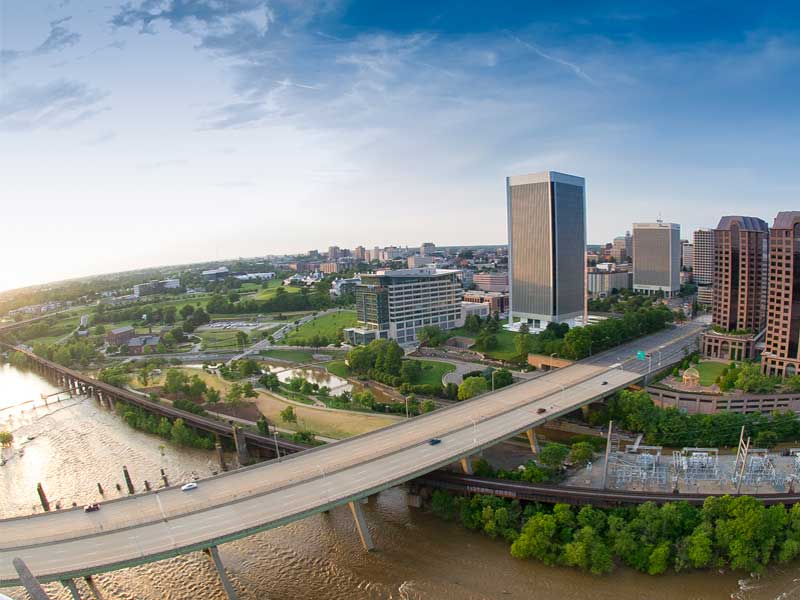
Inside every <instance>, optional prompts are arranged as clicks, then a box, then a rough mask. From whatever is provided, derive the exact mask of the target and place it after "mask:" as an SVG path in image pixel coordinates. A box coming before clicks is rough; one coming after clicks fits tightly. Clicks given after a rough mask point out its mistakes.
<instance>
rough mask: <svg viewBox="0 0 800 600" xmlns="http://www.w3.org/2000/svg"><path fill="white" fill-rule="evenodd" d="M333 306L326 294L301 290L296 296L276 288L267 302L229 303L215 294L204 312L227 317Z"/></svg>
mask: <svg viewBox="0 0 800 600" xmlns="http://www.w3.org/2000/svg"><path fill="white" fill-rule="evenodd" d="M333 305H334V302H333V300H331V297H330V294H328V293H327V292H319V291H313V292H308V291H306V288H303V289H301V290H300V293H298V294H290V293H287V292H286V290H284V289H283V288H277V289H276V290H275V295H274V296H273V297H272V298H269V299H267V300H255V299H252V298H245V299H242V300H239V301H237V302H231V299H230V298H228V297H226V296H223V295H221V294H215V295H213V296H212V297H211V298H210V299H209V301H208V304H206V310H207V311H208V312H209V313H211V314H222V315H227V314H242V313H272V312H291V311H301V310H323V309H326V308H330V307H332V306H333Z"/></svg>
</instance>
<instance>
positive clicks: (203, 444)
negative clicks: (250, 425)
mask: <svg viewBox="0 0 800 600" xmlns="http://www.w3.org/2000/svg"><path fill="white" fill-rule="evenodd" d="M116 410H117V414H119V416H120V417H122V419H123V420H124V421H125V422H126V423H127V424H128V425H130V426H131V427H133V428H134V429H138V430H140V431H146V432H147V433H153V434H155V435H158V436H161V437H162V438H164V439H165V440H170V441H171V442H174V443H175V444H178V445H179V446H189V447H190V448H200V449H202V450H213V449H214V436H213V435H212V434H210V433H207V432H202V431H195V430H194V429H192V428H191V427H189V426H187V425H186V423H184V421H183V419H175V421H174V422H171V421H170V420H169V419H168V418H167V417H159V416H157V415H155V414H153V413H151V412H148V411H146V410H144V409H143V408H139V407H138V406H132V405H130V404H127V403H125V402H122V401H119V400H118V401H117V408H116Z"/></svg>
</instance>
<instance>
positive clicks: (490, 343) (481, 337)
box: [475, 327, 497, 352]
mask: <svg viewBox="0 0 800 600" xmlns="http://www.w3.org/2000/svg"><path fill="white" fill-rule="evenodd" d="M475 347H476V348H477V349H478V350H481V351H483V352H487V351H489V350H492V349H493V348H496V347H497V336H496V335H495V334H494V333H492V332H491V331H490V330H489V328H488V327H484V328H483V329H481V332H480V333H479V334H478V336H477V337H476V338H475Z"/></svg>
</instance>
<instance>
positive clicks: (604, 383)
mask: <svg viewBox="0 0 800 600" xmlns="http://www.w3.org/2000/svg"><path fill="white" fill-rule="evenodd" d="M600 385H608V382H607V381H604V382H603V383H601V384H600Z"/></svg>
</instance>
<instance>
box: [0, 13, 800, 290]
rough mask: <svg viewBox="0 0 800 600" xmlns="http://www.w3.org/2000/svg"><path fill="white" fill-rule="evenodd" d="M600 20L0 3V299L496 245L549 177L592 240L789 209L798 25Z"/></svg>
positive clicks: (794, 20)
mask: <svg viewBox="0 0 800 600" xmlns="http://www.w3.org/2000/svg"><path fill="white" fill-rule="evenodd" d="M465 4H466V5H467V6H466V7H465V6H464V5H465ZM602 4H603V3H601V2H597V1H590V2H569V3H558V2H546V3H545V2H535V1H519V2H513V1H512V2H503V1H501V2H494V3H487V2H473V3H469V2H468V3H464V2H460V1H459V2H456V1H453V0H444V1H439V0H424V1H414V0H407V1H405V2H394V3H389V2H385V1H378V0H373V1H369V2H358V1H355V2H346V1H342V2H339V1H337V0H321V1H317V2H314V1H312V0H282V1H263V0H227V1H226V0H161V1H159V0H144V1H141V0H134V1H132V2H124V3H118V2H114V1H113V0H103V1H102V2H92V1H90V0H80V1H78V0H72V1H70V0H50V1H49V2H37V1H35V0H0V218H2V232H1V233H0V253H2V258H3V265H4V267H3V269H0V289H7V288H10V287H15V286H18V285H25V284H30V283H37V282H44V281H49V280H53V279H59V278H64V277H71V276H77V275H84V274H91V273H98V272H108V271H115V270H122V269H130V268H136V267H142V266H153V265H159V264H168V263H178V262H188V261H196V260H204V259H215V258H220V259H222V258H229V257H236V256H253V255H263V254H267V253H276V252H291V251H303V250H308V249H310V248H326V247H327V246H328V245H331V244H337V245H339V246H343V247H352V246H355V245H357V244H362V245H365V246H372V245H375V244H380V245H386V244H399V245H405V244H409V245H416V244H419V243H420V242H422V241H427V240H430V241H433V242H435V243H437V244H441V245H449V244H494V243H505V240H506V231H505V223H506V221H505V218H506V215H505V189H504V177H505V176H506V175H509V174H518V173H527V172H534V171H541V170H546V169H551V170H558V171H563V172H567V173H573V174H577V175H581V176H584V177H586V179H587V198H588V210H589V214H588V220H589V241H590V242H600V241H605V240H608V239H610V238H611V237H613V236H614V235H618V234H620V233H623V232H624V230H625V229H628V228H630V224H631V223H632V222H633V221H637V220H653V219H656V218H658V217H659V216H660V217H661V218H663V219H664V220H669V221H676V222H679V223H681V225H682V228H683V234H684V237H686V235H687V234H688V233H690V232H691V230H693V229H694V228H697V227H700V226H714V225H715V224H716V222H717V220H718V219H719V217H720V215H721V214H723V213H745V214H754V215H757V216H761V217H763V218H765V219H767V220H768V221H771V219H772V217H773V216H774V214H775V213H776V212H777V211H778V210H788V209H800V183H798V171H797V169H798V156H799V155H800V153H799V152H798V150H799V149H800V148H799V146H800V144H799V143H798V139H800V131H799V130H800V119H799V118H798V117H799V116H800V115H798V113H799V112H800V102H798V91H799V89H798V88H800V34H799V33H798V24H800V14H798V13H799V12H800V10H799V9H797V8H793V7H792V4H790V3H786V4H785V5H781V4H775V3H770V2H758V3H755V2H744V3H740V4H737V3H735V2H719V3H709V2H703V1H701V0H694V1H692V2H685V3H680V2H648V3H643V2H639V1H634V2H628V3H626V2H614V3H613V6H607V7H604V6H602ZM562 5H569V6H568V7H564V6H562ZM645 5H646V6H645Z"/></svg>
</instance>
